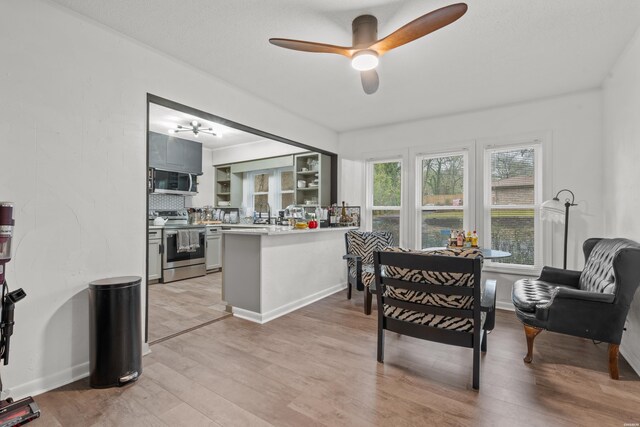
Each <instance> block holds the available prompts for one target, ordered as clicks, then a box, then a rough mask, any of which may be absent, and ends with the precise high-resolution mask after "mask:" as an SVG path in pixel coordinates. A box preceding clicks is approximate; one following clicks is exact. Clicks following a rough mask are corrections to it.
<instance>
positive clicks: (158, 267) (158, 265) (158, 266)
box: [147, 228, 162, 282]
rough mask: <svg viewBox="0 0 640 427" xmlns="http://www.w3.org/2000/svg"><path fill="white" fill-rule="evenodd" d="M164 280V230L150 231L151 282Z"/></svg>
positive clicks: (149, 274) (149, 279) (148, 277)
mask: <svg viewBox="0 0 640 427" xmlns="http://www.w3.org/2000/svg"><path fill="white" fill-rule="evenodd" d="M161 278H162V229H159V228H158V229H151V230H149V271H148V272H147V280H148V281H149V282H151V281H152V280H153V281H159V280H160V279H161Z"/></svg>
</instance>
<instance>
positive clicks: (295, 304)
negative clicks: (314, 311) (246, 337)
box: [233, 283, 347, 324]
mask: <svg viewBox="0 0 640 427" xmlns="http://www.w3.org/2000/svg"><path fill="white" fill-rule="evenodd" d="M346 288H347V284H346V283H341V284H339V285H335V286H332V287H330V288H327V289H324V290H322V291H320V292H316V293H315V294H311V295H309V296H306V297H304V298H300V299H299V300H296V301H292V302H290V303H288V304H285V305H283V306H280V307H278V308H276V309H274V310H271V311H268V312H266V313H263V314H260V313H256V312H255V311H249V310H244V309H242V308H238V307H233V315H234V316H236V317H239V318H240V319H244V320H248V321H250V322H255V323H260V324H263V323H267V322H269V321H271V320H273V319H277V318H278V317H281V316H284V315H285V314H289V313H291V312H292V311H295V310H298V309H300V308H302V307H304V306H306V305H309V304H313V303H314V302H316V301H319V300H321V299H323V298H326V297H328V296H329V295H333V294H335V293H336V292H340V291H343V290H345V289H346Z"/></svg>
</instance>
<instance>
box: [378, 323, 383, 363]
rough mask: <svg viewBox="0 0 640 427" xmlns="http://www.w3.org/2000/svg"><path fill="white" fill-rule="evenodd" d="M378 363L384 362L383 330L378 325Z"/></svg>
mask: <svg viewBox="0 0 640 427" xmlns="http://www.w3.org/2000/svg"><path fill="white" fill-rule="evenodd" d="M378 362H380V363H383V362H384V329H382V328H381V327H380V325H378Z"/></svg>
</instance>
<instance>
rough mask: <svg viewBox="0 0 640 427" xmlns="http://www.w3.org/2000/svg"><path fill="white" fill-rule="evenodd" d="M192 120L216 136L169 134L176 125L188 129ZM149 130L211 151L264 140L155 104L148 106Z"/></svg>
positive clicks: (186, 133)
mask: <svg viewBox="0 0 640 427" xmlns="http://www.w3.org/2000/svg"><path fill="white" fill-rule="evenodd" d="M194 119H195V120H198V121H199V122H200V123H202V126H201V127H202V128H210V127H211V128H213V132H214V133H216V134H217V136H213V135H209V134H206V133H200V134H199V135H198V136H197V137H196V136H195V135H194V133H193V132H180V133H176V134H171V133H169V129H176V128H177V125H182V126H187V127H189V128H190V127H191V126H190V125H189V123H191V121H192V120H194ZM149 130H150V131H152V132H156V133H161V134H163V135H169V136H175V137H178V138H182V139H189V140H191V141H196V142H201V143H202V145H203V147H205V148H209V149H212V150H214V149H216V148H222V147H229V146H232V145H239V144H246V143H249V142H256V141H262V140H264V138H263V137H260V136H258V135H254V134H252V133H248V132H243V131H241V130H238V129H234V128H230V127H228V126H223V125H221V124H219V123H216V122H212V121H209V120H206V119H203V118H202V117H198V116H194V115H192V114H188V113H183V112H182V111H176V110H172V109H170V108H166V107H163V106H161V105H157V104H149Z"/></svg>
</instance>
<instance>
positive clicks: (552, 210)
mask: <svg viewBox="0 0 640 427" xmlns="http://www.w3.org/2000/svg"><path fill="white" fill-rule="evenodd" d="M540 217H541V218H542V220H543V221H550V222H556V223H558V224H562V223H564V220H565V207H564V204H563V203H561V202H560V200H558V199H550V200H547V201H546V202H544V203H543V204H542V205H540Z"/></svg>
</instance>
